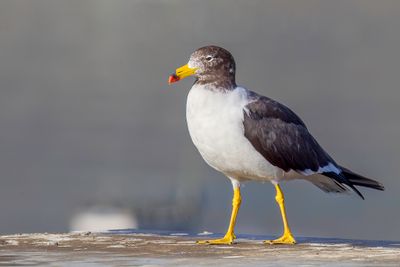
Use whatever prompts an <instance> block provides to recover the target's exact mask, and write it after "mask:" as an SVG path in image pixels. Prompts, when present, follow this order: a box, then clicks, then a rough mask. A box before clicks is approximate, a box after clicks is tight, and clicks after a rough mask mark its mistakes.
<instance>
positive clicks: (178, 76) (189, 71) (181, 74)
mask: <svg viewBox="0 0 400 267" xmlns="http://www.w3.org/2000/svg"><path fill="white" fill-rule="evenodd" d="M196 70H197V68H190V67H189V66H188V64H186V65H184V66H182V67H180V68H177V69H176V71H175V73H174V74H172V75H171V76H169V78H168V83H169V84H171V83H174V82H177V81H179V80H182V79H184V78H186V77H189V76H192V75H193V74H194V73H195V72H196Z"/></svg>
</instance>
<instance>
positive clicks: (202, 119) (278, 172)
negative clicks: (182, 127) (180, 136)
mask: <svg viewBox="0 0 400 267" xmlns="http://www.w3.org/2000/svg"><path fill="white" fill-rule="evenodd" d="M248 103H249V100H248V98H247V90H246V89H244V88H241V87H237V88H236V89H235V90H233V91H229V92H226V93H223V92H218V91H211V90H208V89H206V88H204V87H203V86H196V85H194V86H193V87H192V89H191V90H190V92H189V95H188V98H187V107H186V118H187V123H188V128H189V133H190V136H191V138H192V140H193V143H194V144H195V146H196V147H197V149H198V150H199V152H200V154H201V155H202V157H203V158H204V160H205V161H206V162H207V163H208V164H209V165H210V166H212V167H213V168H215V169H216V170H218V171H220V172H222V173H224V174H225V175H226V176H228V177H230V178H231V179H234V180H238V181H243V180H256V181H271V182H273V183H278V182H279V181H280V180H282V179H287V178H290V177H291V176H292V174H293V172H290V173H286V172H285V171H283V170H282V169H280V168H278V167H276V166H273V165H272V164H270V163H269V162H268V161H267V160H266V159H265V158H264V157H263V156H262V155H261V154H260V153H258V152H257V151H256V150H255V149H254V147H253V145H252V144H251V143H250V142H249V141H248V140H247V138H246V137H245V136H244V126H243V116H244V114H243V110H244V108H245V106H246V105H247V104H248Z"/></svg>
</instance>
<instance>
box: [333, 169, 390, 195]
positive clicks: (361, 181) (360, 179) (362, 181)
mask: <svg viewBox="0 0 400 267" xmlns="http://www.w3.org/2000/svg"><path fill="white" fill-rule="evenodd" d="M340 168H341V169H342V172H343V174H344V176H346V178H347V179H348V180H349V181H350V183H352V184H353V185H357V186H364V187H369V188H373V189H376V190H381V191H383V190H385V187H384V186H383V184H381V183H379V182H377V181H375V180H372V179H369V178H366V177H364V176H361V175H359V174H357V173H354V172H352V171H350V170H349V169H346V168H344V167H340Z"/></svg>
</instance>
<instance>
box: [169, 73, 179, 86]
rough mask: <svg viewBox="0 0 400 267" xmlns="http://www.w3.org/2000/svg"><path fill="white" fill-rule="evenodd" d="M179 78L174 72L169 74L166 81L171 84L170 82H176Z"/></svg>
mask: <svg viewBox="0 0 400 267" xmlns="http://www.w3.org/2000/svg"><path fill="white" fill-rule="evenodd" d="M179 80H180V78H179V77H178V76H176V74H171V75H170V76H169V78H168V83H169V84H171V83H174V82H177V81H179Z"/></svg>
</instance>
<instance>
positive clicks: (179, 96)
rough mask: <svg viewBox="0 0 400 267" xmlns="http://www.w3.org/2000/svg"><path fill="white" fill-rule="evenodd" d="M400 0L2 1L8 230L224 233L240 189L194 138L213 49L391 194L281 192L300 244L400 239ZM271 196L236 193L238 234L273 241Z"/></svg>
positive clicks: (276, 220)
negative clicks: (313, 239)
mask: <svg viewBox="0 0 400 267" xmlns="http://www.w3.org/2000/svg"><path fill="white" fill-rule="evenodd" d="M399 13H400V1H396V0H393V1H390V0H386V1H373V0H370V1H367V0H359V1H356V0H353V1H345V0H343V1H341V0H339V1H306V0H302V1H283V0H276V1H246V0H242V1H228V0H219V1H213V0H208V1H194V0H192V1H187V0H186V1H184V0H181V1H178V0H170V1H167V0H159V1H156V0H143V1H128V0H126V1H121V0H113V1H103V0H82V1H81V0H79V1H75V0H73V1H67V0H65V1H56V0H35V1H29V0H26V1H23V0H20V1H14V0H3V1H0V181H1V186H0V214H1V215H0V218H1V219H0V233H2V234H5V233H19V232H44V231H46V232H54V231H70V230H87V229H91V230H96V229H104V228H106V229H109V228H138V229H158V230H173V231H190V232H201V231H212V232H224V231H225V229H226V226H227V224H228V219H229V216H230V208H231V194H232V189H231V184H230V182H229V180H228V179H226V178H225V177H223V176H222V175H221V174H219V173H217V172H216V171H214V170H213V169H211V168H210V167H208V166H207V165H206V163H205V162H204V161H203V160H202V158H201V157H200V155H199V154H198V152H197V151H196V149H195V147H194V146H193V145H192V142H191V140H190V137H189V134H188V131H187V127H186V121H185V101H186V96H187V94H188V89H189V88H190V87H191V85H192V83H193V79H191V78H189V79H186V80H184V81H182V82H180V83H177V84H176V85H175V84H174V85H173V86H169V85H168V84H167V78H168V75H169V74H170V73H172V72H173V71H174V70H175V68H176V67H178V66H181V65H183V64H185V63H186V62H187V60H188V57H189V55H190V53H191V52H193V51H194V50H195V49H197V48H199V47H201V46H204V45H209V44H216V45H219V46H223V47H224V48H226V49H228V50H230V51H231V52H232V54H233V55H234V56H235V58H236V62H237V81H238V83H239V84H241V85H244V86H246V87H248V88H250V89H252V90H255V91H257V92H259V93H262V94H265V95H268V96H269V97H272V98H274V99H276V100H279V101H281V102H283V103H285V104H286V105H288V106H289V107H291V108H292V109H293V110H294V111H296V112H297V113H298V114H299V115H300V116H301V117H302V118H303V119H304V121H305V122H306V124H307V125H308V127H309V129H310V131H311V132H312V133H313V134H314V136H315V137H316V138H317V139H318V140H319V142H320V143H321V145H322V146H323V147H324V148H326V149H327V150H328V151H329V152H330V153H331V155H332V156H333V157H334V158H335V159H336V160H337V161H338V162H339V163H341V164H343V165H345V166H347V167H349V168H352V169H353V170H355V171H357V172H359V173H361V174H364V175H366V176H368V177H371V178H375V179H377V180H379V181H381V182H382V183H383V184H384V185H385V186H386V191H385V192H378V191H373V190H368V189H365V190H363V189H362V192H363V193H364V195H365V197H366V200H365V201H362V200H360V199H359V198H357V197H356V196H339V195H329V194H325V193H324V192H322V191H320V190H319V189H318V188H316V187H315V186H313V185H312V184H310V183H307V182H303V181H294V182H291V183H287V184H284V185H283V190H284V192H285V194H286V203H287V209H288V214H289V219H290V222H291V225H292V230H293V232H294V233H295V235H297V236H319V237H342V238H362V239H388V240H400V230H399V227H398V226H399V225H400V205H399V204H400V193H399V189H400V177H399V171H398V167H399V165H400V154H399V151H400V142H399V137H400V120H399V116H400V105H399V100H400V91H399V87H400V52H399V48H400V16H399ZM274 195H275V192H274V188H273V186H271V184H269V183H266V184H263V185H260V184H257V183H248V184H246V186H245V187H244V190H243V203H242V208H241V210H240V213H239V219H238V224H237V233H247V234H266V235H279V234H280V233H281V231H282V230H281V228H282V226H281V217H280V213H279V209H278V207H277V205H276V203H275V200H274Z"/></svg>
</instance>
